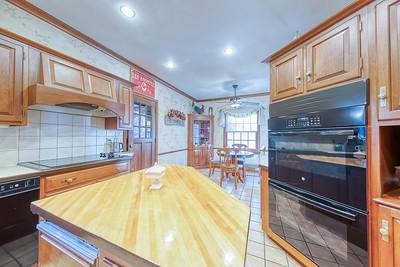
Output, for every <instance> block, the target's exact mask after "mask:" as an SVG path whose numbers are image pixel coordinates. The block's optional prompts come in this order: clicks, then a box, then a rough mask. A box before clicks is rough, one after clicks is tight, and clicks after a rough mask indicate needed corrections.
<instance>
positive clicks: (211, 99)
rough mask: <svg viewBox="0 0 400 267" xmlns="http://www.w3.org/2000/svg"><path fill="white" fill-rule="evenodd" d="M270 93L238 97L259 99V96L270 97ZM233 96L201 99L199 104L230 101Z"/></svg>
mask: <svg viewBox="0 0 400 267" xmlns="http://www.w3.org/2000/svg"><path fill="white" fill-rule="evenodd" d="M269 94H270V93H269V92H266V93H255V94H245V95H238V96H237V97H240V98H245V97H257V96H266V95H269ZM232 97H233V96H222V97H216V98H205V99H199V100H197V102H209V101H219V100H228V99H231V98H232Z"/></svg>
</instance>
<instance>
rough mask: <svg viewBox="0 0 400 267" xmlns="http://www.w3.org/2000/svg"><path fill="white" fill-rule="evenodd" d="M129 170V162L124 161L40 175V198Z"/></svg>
mask: <svg viewBox="0 0 400 267" xmlns="http://www.w3.org/2000/svg"><path fill="white" fill-rule="evenodd" d="M128 171H129V162H128V161H122V162H117V163H112V164H108V165H104V166H98V167H92V168H90V167H88V168H86V169H82V170H77V171H70V172H65V173H61V174H55V175H49V176H42V177H40V198H44V197H48V196H52V195H55V194H58V193H61V192H64V191H68V190H71V189H74V188H77V187H81V186H85V185H88V184H91V183H95V182H98V181H101V180H104V179H107V178H110V177H112V176H115V175H117V174H120V173H124V172H128Z"/></svg>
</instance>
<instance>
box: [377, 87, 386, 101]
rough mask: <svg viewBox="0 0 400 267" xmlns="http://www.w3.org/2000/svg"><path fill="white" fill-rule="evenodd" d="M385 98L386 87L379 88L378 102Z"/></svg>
mask: <svg viewBox="0 0 400 267" xmlns="http://www.w3.org/2000/svg"><path fill="white" fill-rule="evenodd" d="M386 98H387V90H386V86H381V87H379V95H378V99H379V100H385V99H386Z"/></svg>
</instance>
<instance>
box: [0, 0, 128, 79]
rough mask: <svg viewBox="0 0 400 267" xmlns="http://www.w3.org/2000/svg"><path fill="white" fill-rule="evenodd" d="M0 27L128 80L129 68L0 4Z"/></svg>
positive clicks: (49, 26)
mask: <svg viewBox="0 0 400 267" xmlns="http://www.w3.org/2000/svg"><path fill="white" fill-rule="evenodd" d="M0 18H1V20H0V27H2V28H4V29H6V30H9V31H11V32H14V33H16V34H18V35H21V36H24V37H26V38H28V39H30V40H32V41H35V42H38V43H40V44H42V45H44V46H47V47H49V48H52V49H54V50H57V51H60V52H62V53H64V54H66V55H68V56H71V57H74V58H76V59H78V60H81V61H83V62H85V63H87V64H90V65H93V66H96V67H97V68H99V69H102V70H104V71H107V72H109V73H112V74H114V75H116V76H118V77H121V78H123V79H126V80H129V79H130V67H129V66H128V65H126V64H124V63H122V62H120V61H118V60H117V59H115V58H113V57H111V56H109V55H107V54H105V53H103V52H101V51H99V50H98V49H96V48H94V47H92V46H90V45H88V44H86V43H84V42H82V41H80V40H78V39H76V38H75V37H73V36H71V35H69V34H67V33H65V32H64V31H62V30H60V29H58V28H56V27H54V26H52V25H50V24H48V23H47V22H45V21H43V20H41V19H39V18H37V17H35V16H33V15H31V14H29V13H27V12H25V11H24V10H22V9H20V8H18V7H16V6H14V5H12V4H10V3H8V2H6V1H3V0H2V1H0Z"/></svg>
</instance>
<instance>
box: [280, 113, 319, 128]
mask: <svg viewBox="0 0 400 267" xmlns="http://www.w3.org/2000/svg"><path fill="white" fill-rule="evenodd" d="M317 126H321V117H320V116H307V117H298V118H292V119H288V120H287V121H286V127H287V128H308V127H317Z"/></svg>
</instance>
